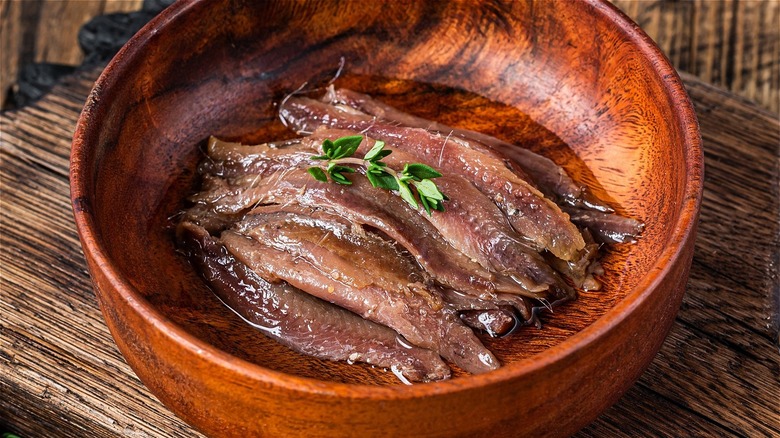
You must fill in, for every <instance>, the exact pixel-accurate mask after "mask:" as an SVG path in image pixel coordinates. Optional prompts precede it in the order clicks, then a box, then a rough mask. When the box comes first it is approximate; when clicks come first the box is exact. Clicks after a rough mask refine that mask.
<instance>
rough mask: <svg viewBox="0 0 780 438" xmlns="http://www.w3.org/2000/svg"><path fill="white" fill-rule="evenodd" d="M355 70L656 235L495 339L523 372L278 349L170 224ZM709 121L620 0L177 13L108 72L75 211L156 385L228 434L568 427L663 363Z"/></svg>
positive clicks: (109, 299) (89, 121) (85, 144)
mask: <svg viewBox="0 0 780 438" xmlns="http://www.w3.org/2000/svg"><path fill="white" fill-rule="evenodd" d="M342 58H343V59H344V70H343V72H342V75H341V76H340V79H339V81H340V82H341V83H343V84H345V85H348V86H351V87H354V88H357V89H359V90H361V91H365V92H369V93H373V94H375V95H377V96H378V97H379V98H380V99H383V100H385V101H387V102H390V103H392V104H396V105H398V106H400V107H402V108H404V109H406V110H408V111H410V112H412V113H416V114H420V115H423V116H426V117H432V118H436V119H438V120H440V121H443V122H445V123H447V124H450V125H458V126H462V127H466V128H473V129H477V130H480V131H483V132H487V133H489V134H493V135H496V136H498V137H501V138H503V139H506V140H509V141H513V142H523V143H525V144H528V145H529V147H532V148H535V149H537V150H540V151H543V153H545V154H546V155H548V156H550V157H552V158H553V159H555V160H556V161H558V162H559V163H561V164H563V165H564V166H566V167H567V168H568V169H569V171H570V172H572V173H573V174H574V175H575V176H576V177H577V178H579V179H581V180H583V181H585V182H587V183H588V184H590V185H591V186H592V187H593V188H594V190H595V191H596V192H597V194H599V195H601V196H602V197H604V198H606V199H608V200H610V201H611V202H612V203H613V204H614V205H615V206H617V207H618V209H619V211H621V212H623V213H625V214H628V215H630V216H633V217H636V218H639V219H641V220H643V221H644V222H646V225H647V227H646V231H645V233H644V235H643V237H642V239H641V240H640V241H639V242H638V243H637V244H636V245H632V246H618V247H615V248H613V249H611V250H609V251H607V255H606V256H605V259H604V260H605V262H604V264H605V266H606V269H607V274H606V275H605V277H604V283H605V288H604V290H603V291H601V292H590V293H583V294H581V296H580V298H579V299H578V300H577V301H575V302H573V303H571V304H568V305H565V306H563V307H561V308H560V309H557V310H556V312H555V313H554V314H551V315H546V316H545V317H544V318H543V320H544V323H545V325H544V327H543V328H542V329H536V328H533V327H526V328H524V329H522V330H520V331H518V332H517V333H514V334H513V335H511V336H509V337H506V338H502V339H498V340H495V341H489V347H490V348H491V349H493V350H494V351H495V353H496V355H497V356H498V357H499V359H500V360H501V361H502V362H503V363H504V366H503V367H502V368H501V369H499V370H498V371H495V372H492V373H488V374H484V375H477V376H472V375H465V374H464V373H462V372H457V373H456V375H455V377H454V378H453V379H451V380H449V381H444V382H438V383H430V384H418V385H414V386H405V385H402V384H400V383H399V382H397V381H396V379H395V378H394V377H393V376H392V374H390V373H387V372H384V371H383V370H378V369H373V368H370V367H368V366H361V365H355V366H350V365H347V364H342V363H331V362H324V361H320V360H316V359H312V358H308V357H303V356H300V355H298V354H295V353H292V352H291V351H289V350H287V349H285V348H284V347H281V346H280V345H277V344H276V343H274V342H272V341H269V340H267V339H266V338H264V337H263V336H262V335H261V334H260V333H259V332H257V331H255V330H253V329H252V328H251V327H249V326H248V325H246V324H244V323H243V322H242V321H241V320H239V319H238V317H236V316H235V315H233V314H232V313H231V312H230V311H229V310H227V309H226V308H225V307H224V306H223V305H222V304H221V303H220V302H219V301H218V300H217V299H216V298H215V297H214V296H213V294H212V293H211V292H210V291H209V289H208V288H207V287H206V286H205V284H204V283H203V281H201V279H200V278H199V277H198V275H197V274H196V273H195V272H194V270H193V269H192V268H191V267H190V265H189V264H188V263H187V261H186V260H185V259H184V258H183V257H182V256H181V255H180V254H179V253H177V251H176V248H175V245H174V242H173V237H172V233H171V223H172V222H173V219H171V218H172V217H174V216H175V215H176V213H177V212H178V211H179V210H180V209H181V208H182V207H183V205H184V203H183V201H182V199H183V198H184V197H185V196H186V195H187V194H188V193H190V192H191V191H192V190H193V189H194V187H195V177H194V171H195V165H196V162H197V161H198V159H199V158H200V156H201V151H200V148H201V147H202V145H203V141H204V140H205V139H206V138H207V136H208V135H211V134H214V135H218V136H222V137H226V138H230V139H239V140H243V141H247V142H251V141H262V140H268V139H271V138H279V137H282V136H292V134H290V133H288V132H286V131H285V130H284V129H283V128H282V127H281V125H280V124H279V122H278V121H277V116H276V111H275V109H276V106H275V105H276V103H277V102H279V100H280V99H281V98H282V97H283V96H284V95H285V94H286V93H289V92H290V91H292V90H294V89H296V88H298V87H299V86H300V85H301V84H303V83H304V82H305V81H309V83H310V84H313V85H310V86H314V85H317V84H322V83H324V82H326V81H327V80H328V79H329V78H331V77H332V76H333V75H334V72H335V71H336V69H337V67H338V65H339V63H340V60H341V59H342ZM702 172H703V169H702V153H701V149H700V138H699V132H698V126H697V122H696V119H695V116H694V112H693V109H692V107H691V103H690V101H689V100H688V98H687V96H686V93H685V91H684V89H683V86H682V83H681V81H680V79H679V77H678V76H677V74H676V73H675V71H674V70H673V69H672V67H671V66H670V65H669V62H668V61H667V60H666V59H665V58H664V56H663V55H662V54H661V52H660V51H659V50H658V48H657V47H656V46H655V45H654V44H653V42H652V41H651V40H650V39H649V38H648V37H647V36H646V35H645V34H644V33H643V32H642V31H641V30H640V29H638V28H637V26H636V25H635V24H634V23H632V22H631V21H630V20H629V19H628V18H626V17H625V16H624V15H623V14H622V13H620V12H619V11H618V10H616V9H615V8H614V7H612V6H611V5H609V4H608V3H606V2H602V1H597V0H588V1H576V2H574V1H536V2H498V1H496V2H493V1H484V2H471V1H465V0H464V1H452V2H386V3H379V2H362V1H341V0H333V1H312V2H306V3H303V2H292V1H280V2H255V1H246V0H230V1H217V0H214V1H211V0H205V1H200V2H189V1H184V2H180V3H177V4H175V5H174V6H173V7H171V8H169V9H168V10H166V11H165V12H163V13H162V14H161V15H160V16H159V17H157V18H156V19H155V20H154V21H152V22H151V23H150V24H149V25H148V26H147V27H145V28H144V29H143V30H142V31H141V32H140V33H139V34H138V35H136V36H135V37H134V38H133V39H132V40H131V41H130V42H129V43H128V44H127V45H126V46H125V47H124V48H123V49H122V51H121V52H120V53H119V54H118V55H117V56H116V58H115V59H114V60H113V61H112V62H111V64H109V66H108V67H107V68H106V69H105V71H104V72H103V74H102V76H101V77H100V79H99V80H98V81H97V84H96V85H95V88H94V90H93V91H92V94H91V95H90V97H89V100H88V101H87V104H86V107H85V108H84V112H83V113H82V115H81V118H80V120H79V123H78V128H77V130H76V134H75V138H74V142H73V155H72V162H71V184H72V202H73V209H74V212H75V219H76V224H77V226H78V231H79V235H80V237H81V240H82V244H83V247H84V253H85V255H86V259H87V262H88V264H89V269H90V272H91V274H92V277H93V281H94V284H95V289H96V292H97V297H98V300H99V303H100V306H101V309H102V311H103V314H104V315H105V318H106V322H107V324H108V327H109V328H110V330H111V333H112V334H113V336H114V339H115V340H116V342H117V345H118V346H119V349H120V350H121V352H122V353H123V354H124V356H125V358H126V359H127V361H128V363H129V364H130V365H131V366H132V368H133V369H134V370H135V372H136V373H137V374H138V376H139V377H140V378H141V380H142V381H143V382H144V383H145V384H146V385H147V386H148V387H149V389H150V390H151V391H152V392H153V393H154V394H156V395H157V397H159V398H160V400H162V401H163V403H165V404H166V405H167V406H168V407H170V409H171V410H173V411H174V412H175V413H176V414H177V415H179V416H180V417H182V418H183V419H185V420H186V421H187V422H189V423H191V424H192V425H193V426H195V427H197V428H198V429H200V430H202V431H204V432H205V433H207V434H213V435H215V436H252V435H264V436H289V435H291V434H297V435H301V436H325V435H371V436H373V435H389V436H406V435H423V436H450V435H458V434H462V435H468V436H475V435H485V436H488V435H489V436H495V435H521V434H523V435H534V436H543V435H567V434H571V433H573V432H575V431H577V430H578V429H580V428H581V427H583V426H584V425H586V424H587V423H588V422H590V421H592V420H593V419H594V418H595V417H596V416H597V415H598V414H599V413H600V412H601V411H603V410H604V409H605V408H607V407H608V406H610V405H611V404H612V403H614V402H615V401H616V400H617V399H618V398H619V397H620V395H621V394H622V393H623V392H624V391H625V390H626V389H627V388H628V387H629V386H630V385H631V384H632V383H633V382H634V381H635V380H636V379H637V377H638V376H639V375H640V374H641V373H642V371H643V370H644V369H645V367H646V366H647V365H648V364H649V362H650V361H651V360H652V358H653V356H654V355H655V353H656V352H657V351H658V349H659V347H660V345H661V343H662V342H663V340H664V338H665V336H666V334H667V331H668V330H669V328H670V326H671V324H672V321H673V320H674V317H675V314H676V312H677V310H678V308H679V305H680V301H681V298H682V295H683V292H684V288H685V283H686V280H687V276H688V269H689V267H690V263H691V257H692V252H693V240H694V234H695V228H696V221H697V216H698V210H699V202H700V199H701V190H702Z"/></svg>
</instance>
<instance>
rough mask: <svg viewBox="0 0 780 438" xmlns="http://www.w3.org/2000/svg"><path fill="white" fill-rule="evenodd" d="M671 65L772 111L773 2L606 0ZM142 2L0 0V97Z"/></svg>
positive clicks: (776, 77)
mask: <svg viewBox="0 0 780 438" xmlns="http://www.w3.org/2000/svg"><path fill="white" fill-rule="evenodd" d="M611 1H612V3H614V4H615V5H616V6H618V7H619V8H620V9H622V10H623V12H625V13H626V14H627V15H628V16H629V17H631V18H632V19H633V20H634V21H636V22H637V23H638V24H639V25H640V26H641V27H642V29H644V30H645V31H646V32H647V33H648V34H649V35H650V37H652V38H653V39H654V40H655V41H656V42H657V43H658V45H659V46H660V47H661V48H662V49H663V51H664V53H666V55H667V56H668V57H669V58H670V60H671V61H672V63H673V64H674V66H675V67H676V68H677V69H678V70H682V71H685V72H689V73H692V74H694V75H696V76H698V77H699V78H700V79H701V80H702V81H703V82H705V83H710V84H714V85H719V86H722V87H724V88H727V89H729V90H731V91H733V92H734V93H736V94H739V95H741V96H743V97H747V98H748V99H752V100H755V101H757V102H759V103H760V104H761V105H763V106H764V107H765V108H768V109H769V110H771V111H773V112H775V113H777V112H780V25H779V23H780V1H777V0H611ZM142 3H143V2H142V0H24V1H21V0H0V28H2V29H3V31H2V32H0V54H2V57H3V62H2V63H0V94H2V95H3V96H4V95H5V93H6V91H7V90H8V87H10V86H11V85H12V84H13V83H14V81H15V78H16V74H17V72H18V71H19V68H20V67H21V66H22V65H24V64H25V63H28V62H56V63H63V64H68V65H78V64H79V63H80V62H81V59H82V57H83V55H82V54H81V52H80V50H79V48H78V45H77V44H75V41H76V34H77V32H78V29H79V27H80V26H81V25H82V24H83V23H84V22H86V21H87V20H89V19H90V18H92V17H94V16H96V15H100V14H107V13H113V12H128V11H133V10H137V9H140V7H141V4H142Z"/></svg>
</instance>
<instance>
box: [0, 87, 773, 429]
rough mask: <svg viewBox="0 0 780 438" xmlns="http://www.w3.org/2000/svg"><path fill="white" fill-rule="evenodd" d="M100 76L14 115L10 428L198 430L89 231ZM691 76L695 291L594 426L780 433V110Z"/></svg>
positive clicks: (2, 350)
mask: <svg viewBox="0 0 780 438" xmlns="http://www.w3.org/2000/svg"><path fill="white" fill-rule="evenodd" d="M96 75H97V72H95V71H91V72H82V73H81V74H79V75H76V76H74V77H71V78H69V79H68V80H67V81H66V82H65V83H64V84H62V85H61V86H58V87H56V88H55V89H54V90H53V91H52V92H51V93H50V94H49V95H48V96H47V97H45V98H44V99H43V100H42V101H40V102H39V103H37V104H35V105H34V106H31V107H28V108H25V109H22V110H19V111H17V112H11V113H5V114H2V115H0V181H1V183H0V184H1V185H0V190H1V191H2V198H1V202H2V204H0V248H1V249H0V269H1V271H0V273H1V275H0V281H1V282H0V431H2V430H11V431H14V432H16V433H18V434H20V435H22V436H23V437H37V436H90V437H109V436H118V435H130V436H161V437H191V436H198V434H197V432H195V431H193V430H192V429H190V428H189V427H188V426H187V425H186V424H184V423H183V422H182V421H180V420H179V419H177V418H176V417H175V416H174V415H173V414H172V413H171V412H169V411H168V410H167V409H166V408H165V407H164V406H163V405H162V404H161V403H160V402H158V401H157V400H156V399H155V398H154V396H152V395H151V394H150V393H149V392H148V391H147V389H146V388H145V387H144V386H143V384H142V383H141V382H140V381H139V380H138V379H137V378H136V376H135V375H134V374H133V372H132V371H131V370H130V368H129V367H128V365H127V364H126V363H125V361H124V359H123V358H122V356H121V355H120V354H119V352H118V351H117V349H116V346H115V344H114V342H113V340H112V339H111V336H110V334H109V332H108V330H107V328H106V326H105V323H104V322H103V318H102V316H101V314H100V310H99V308H98V305H97V303H96V301H95V296H94V294H93V292H92V286H91V283H90V279H89V275H88V273H87V270H86V267H85V263H84V259H83V256H82V253H81V249H80V246H79V243H78V238H77V236H76V231H75V227H74V225H73V218H72V213H71V209H70V202H69V199H68V156H69V152H70V141H71V136H72V133H73V129H74V126H75V122H76V119H77V117H78V114H79V111H80V110H81V107H82V104H83V102H84V101H85V99H86V96H87V93H88V92H89V90H90V87H91V85H92V82H93V81H94V79H95V78H96ZM684 79H685V82H686V85H687V87H688V90H689V92H690V94H691V97H692V99H693V101H694V104H695V106H696V108H697V111H698V115H699V121H700V123H701V130H702V136H703V138H704V148H705V161H706V166H707V167H706V180H705V192H704V203H703V206H702V214H701V225H700V228H699V236H698V239H697V245H696V253H695V257H694V261H693V267H692V269H691V277H690V281H689V284H688V292H687V294H686V297H685V299H684V301H683V304H682V308H681V310H680V313H679V316H678V317H677V321H676V323H675V325H674V327H673V328H672V330H671V333H670V335H669V337H668V339H667V341H666V343H665V344H664V346H663V348H662V349H661V352H660V353H659V354H658V356H657V357H656V359H655V361H654V362H653V363H652V365H651V366H650V368H649V369H648V370H647V372H646V373H645V374H644V375H643V376H642V377H641V378H640V379H639V381H638V382H637V384H636V385H634V386H633V387H632V388H631V389H630V390H629V391H628V392H627V393H626V395H625V396H624V397H623V398H622V399H621V400H620V401H619V402H618V403H617V404H616V405H615V406H613V407H612V408H610V409H609V410H607V411H606V412H605V413H604V414H602V415H601V417H599V418H598V419H597V420H596V421H595V422H594V423H592V424H591V425H590V426H588V427H587V428H585V429H584V430H583V431H581V432H580V433H579V435H578V436H582V437H587V436H691V435H698V436H702V435H704V436H711V435H725V436H745V437H756V436H780V351H779V350H778V341H777V338H776V336H777V335H776V331H773V329H771V328H770V325H771V324H772V323H773V321H770V319H769V317H770V315H771V313H772V306H777V303H776V302H775V303H773V301H772V299H771V295H772V291H773V290H777V288H778V275H777V274H778V270H777V269H778V266H780V250H778V247H780V241H779V237H778V236H779V231H780V225H779V224H778V219H779V218H780V211H779V207H778V203H779V201H778V184H779V182H780V178H779V174H780V170H779V169H778V158H779V157H780V151H779V149H778V148H779V147H780V123H778V119H777V116H776V115H773V114H771V113H769V112H767V111H765V110H762V109H760V108H759V107H758V106H756V105H755V104H753V103H751V102H749V101H746V100H743V99H741V98H738V97H736V96H735V95H733V94H730V93H728V92H725V91H723V90H721V89H718V88H714V87H712V86H709V85H706V84H704V83H702V82H700V81H699V80H697V79H695V78H694V77H692V76H684ZM775 323H776V321H775Z"/></svg>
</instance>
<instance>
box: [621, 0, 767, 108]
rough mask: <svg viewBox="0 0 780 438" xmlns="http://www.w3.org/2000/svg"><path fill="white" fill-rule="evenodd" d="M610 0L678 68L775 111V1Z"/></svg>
mask: <svg viewBox="0 0 780 438" xmlns="http://www.w3.org/2000/svg"><path fill="white" fill-rule="evenodd" d="M610 1H612V3H614V4H615V5H616V6H617V7H619V8H620V9H621V10H623V12H625V13H626V15H628V16H629V17H631V19H633V20H634V21H636V22H637V24H639V26H640V27H641V28H642V30H644V31H645V32H647V34H648V35H650V37H651V38H653V40H655V42H656V43H658V45H659V46H660V47H661V49H662V50H663V52H664V53H665V54H666V56H668V57H669V60H671V61H672V64H674V66H675V68H677V69H678V70H680V71H685V72H688V73H691V74H694V75H696V76H698V77H699V78H700V79H701V80H702V81H704V82H706V83H708V84H714V85H719V86H722V87H724V88H727V89H729V90H731V91H733V92H734V93H736V94H739V95H741V96H743V97H747V98H748V99H752V100H755V101H757V102H760V103H761V104H762V105H763V106H764V107H765V108H768V109H769V110H771V111H773V112H775V113H778V112H780V1H777V0H685V1H671V0H610Z"/></svg>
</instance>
